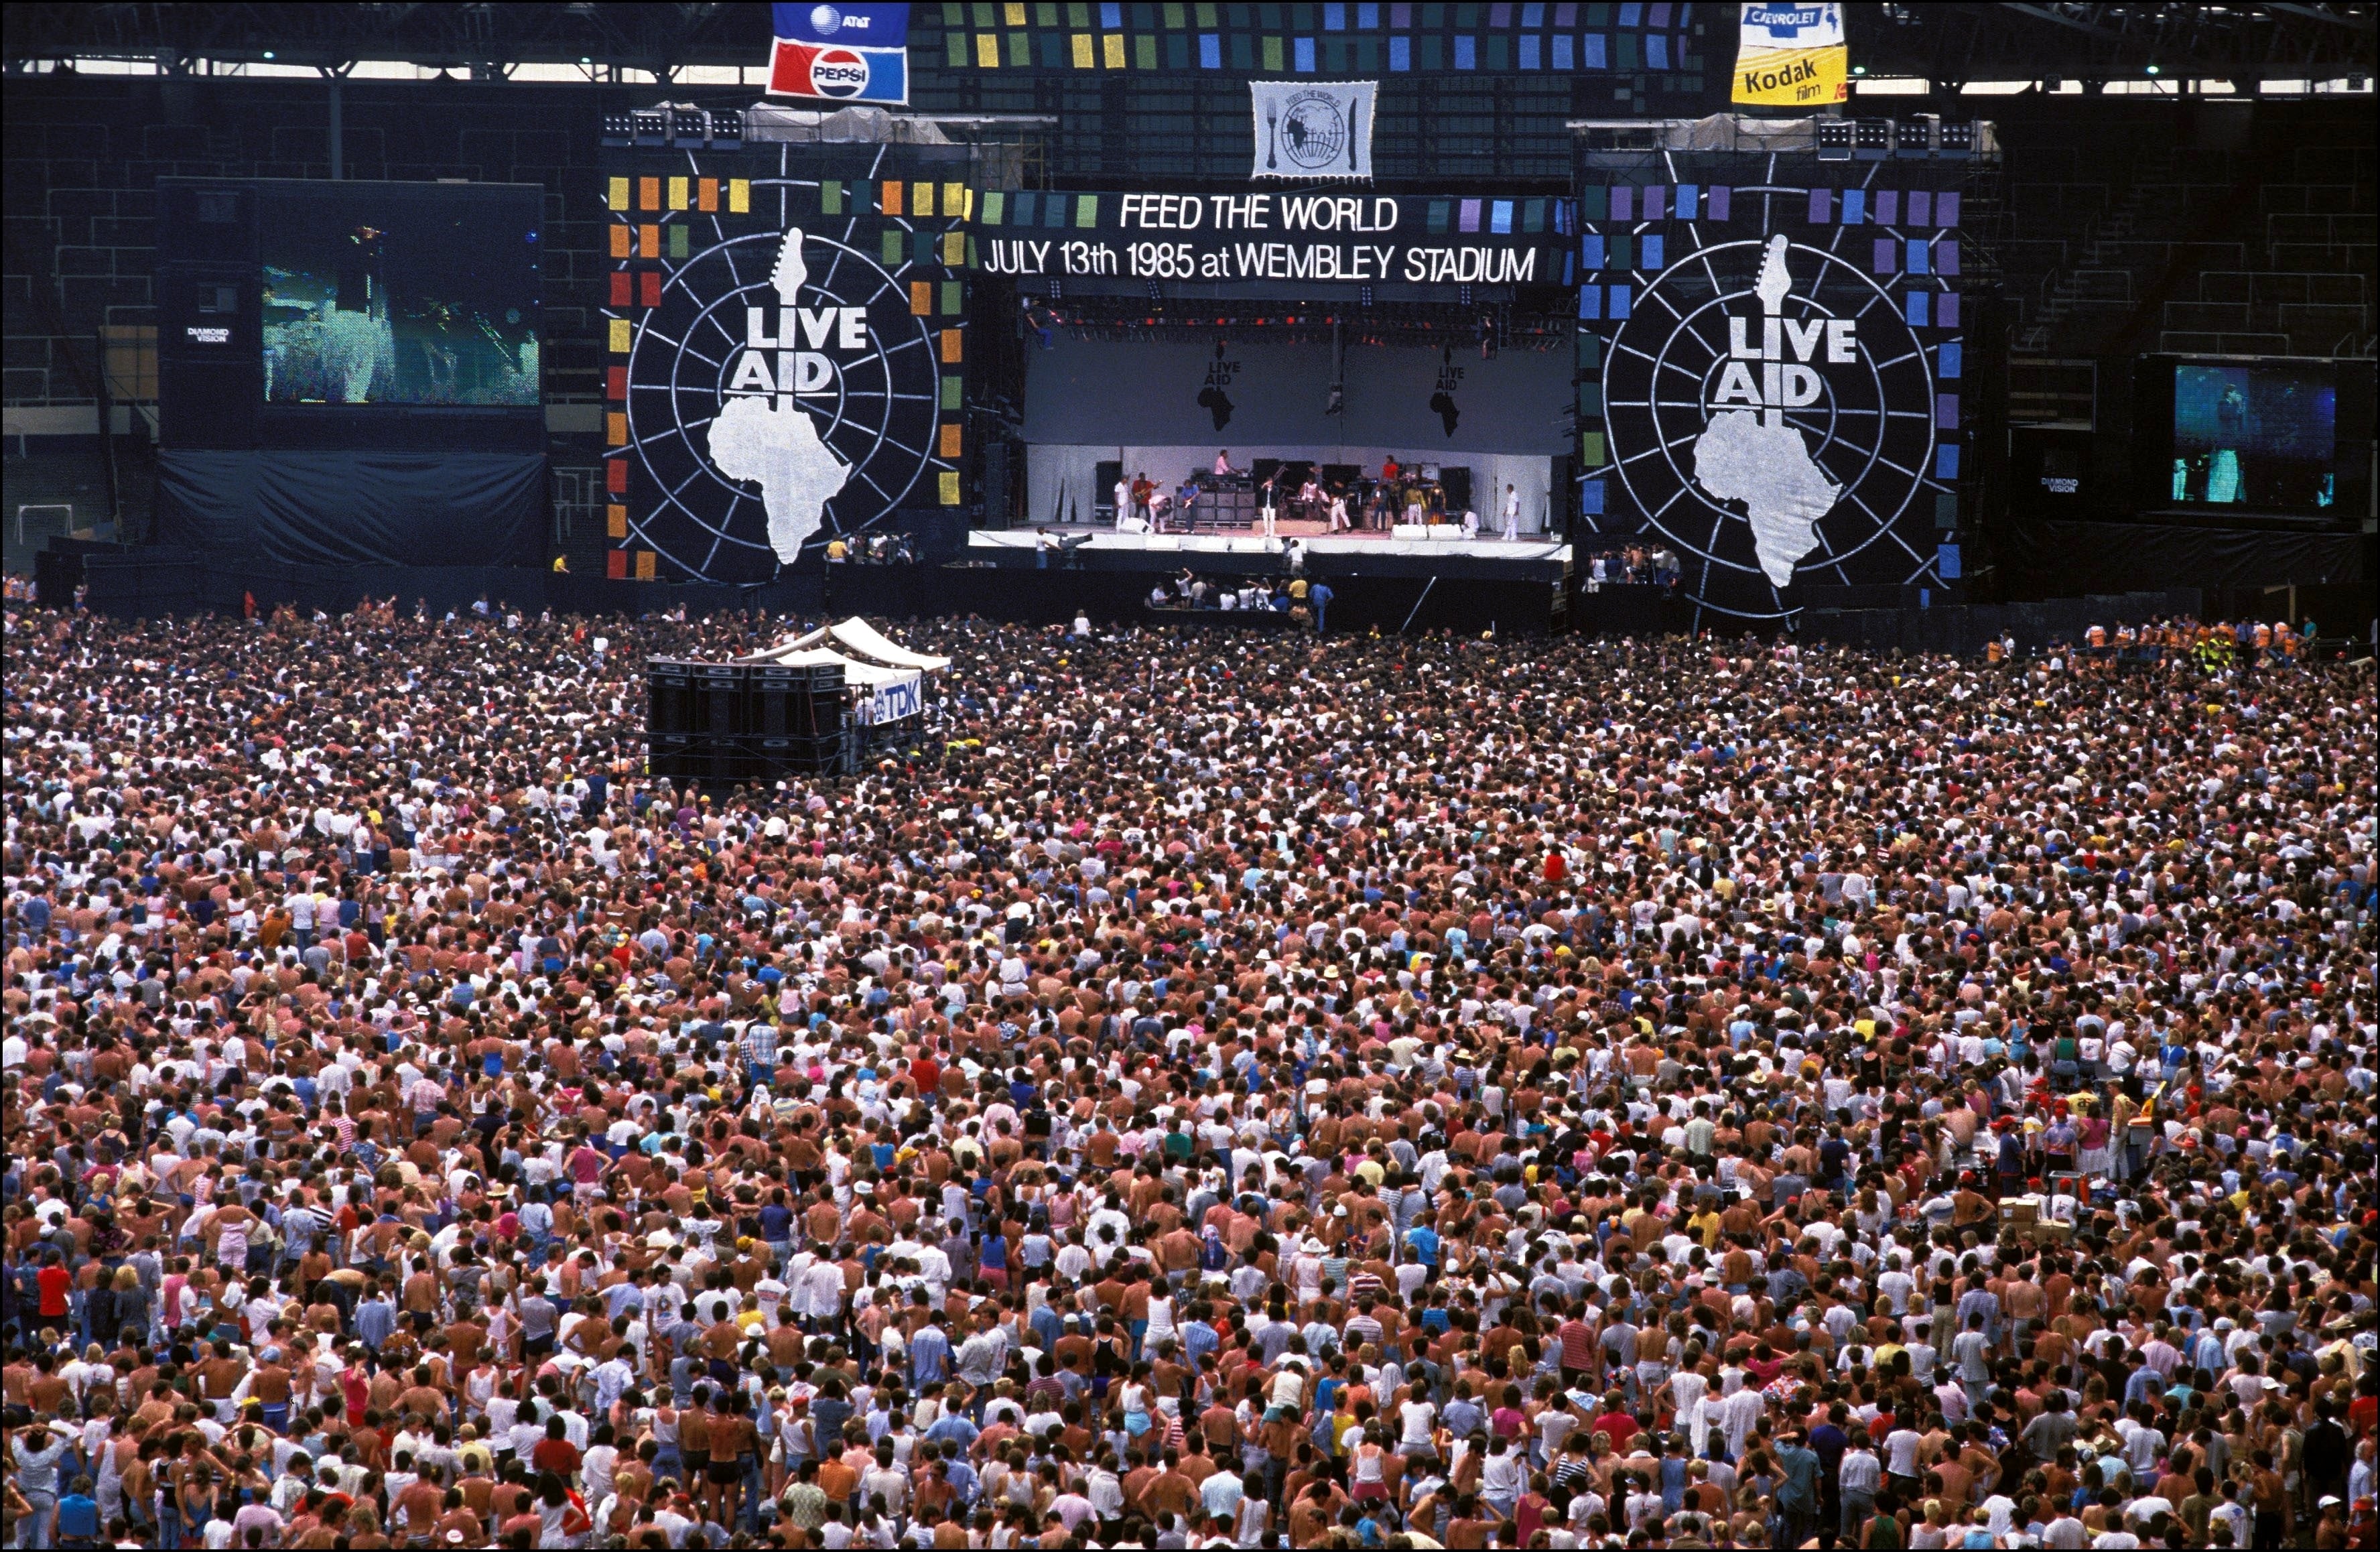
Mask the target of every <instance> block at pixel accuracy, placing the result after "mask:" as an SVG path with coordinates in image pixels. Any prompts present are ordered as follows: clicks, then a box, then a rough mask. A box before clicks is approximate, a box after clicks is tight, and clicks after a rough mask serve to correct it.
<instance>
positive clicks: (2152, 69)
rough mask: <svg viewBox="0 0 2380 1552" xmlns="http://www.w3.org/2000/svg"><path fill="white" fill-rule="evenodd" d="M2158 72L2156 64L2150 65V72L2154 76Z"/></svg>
mask: <svg viewBox="0 0 2380 1552" xmlns="http://www.w3.org/2000/svg"><path fill="white" fill-rule="evenodd" d="M2156 73H2157V67H2155V66H2154V65H2152V66H2150V67H2149V74H2150V75H2153V76H2154V75H2155V74H2156Z"/></svg>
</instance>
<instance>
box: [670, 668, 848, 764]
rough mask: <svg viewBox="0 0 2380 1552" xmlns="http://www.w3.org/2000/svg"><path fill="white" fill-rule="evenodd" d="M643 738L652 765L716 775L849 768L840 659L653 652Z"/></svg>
mask: <svg viewBox="0 0 2380 1552" xmlns="http://www.w3.org/2000/svg"><path fill="white" fill-rule="evenodd" d="M645 689H646V703H645V704H646V713H645V747H646V752H647V759H648V764H649V767H650V770H651V773H652V774H653V775H655V776H659V777H666V778H668V779H669V780H672V781H681V782H701V783H705V784H710V785H720V786H725V785H731V784H734V783H736V782H774V781H777V780H779V779H780V778H783V777H785V776H791V775H819V774H832V773H833V772H837V771H840V770H844V769H845V768H846V767H847V766H848V764H849V763H850V762H849V758H848V756H847V755H846V753H845V746H846V744H847V742H848V741H847V740H846V738H845V737H844V721H845V719H844V678H843V669H842V666H841V665H840V664H835V663H826V664H805V665H801V666H790V667H789V666H787V665H785V664H782V663H709V662H691V661H686V660H684V659H678V658H652V659H649V660H647V663H646V674H645Z"/></svg>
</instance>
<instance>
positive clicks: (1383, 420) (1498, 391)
mask: <svg viewBox="0 0 2380 1552" xmlns="http://www.w3.org/2000/svg"><path fill="white" fill-rule="evenodd" d="M1025 359H1026V368H1025V370H1026V386H1025V440H1026V442H1027V443H1031V444H1033V445H1032V446H1031V447H1030V448H1029V449H1028V452H1027V457H1026V491H1027V500H1028V502H1029V503H1030V505H1029V511H1030V514H1031V516H1032V520H1033V521H1035V522H1037V523H1043V522H1050V521H1053V520H1057V521H1067V520H1075V518H1077V517H1079V519H1080V520H1084V521H1087V520H1088V519H1089V517H1090V514H1091V508H1092V506H1093V505H1094V503H1096V502H1097V501H1098V500H1099V499H1100V498H1099V497H1098V496H1097V495H1095V494H1094V492H1093V490H1092V485H1093V473H1092V468H1093V466H1094V465H1095V464H1098V463H1099V462H1101V461H1106V460H1117V459H1121V460H1122V462H1123V465H1124V467H1125V468H1126V469H1127V470H1133V471H1136V470H1139V469H1142V468H1146V469H1147V471H1148V473H1149V477H1150V478H1151V479H1163V480H1165V481H1167V482H1168V483H1169V484H1171V483H1175V482H1178V481H1179V480H1180V479H1182V478H1183V476H1184V475H1185V474H1186V473H1188V472H1189V471H1190V470H1191V469H1192V468H1194V467H1196V468H1205V467H1211V466H1212V464H1213V462H1214V457H1215V450H1216V449H1217V448H1218V447H1227V448H1229V449H1231V453H1232V461H1233V463H1234V464H1235V465H1237V466H1238V467H1243V468H1245V467H1248V465H1249V464H1250V462H1251V461H1253V460H1254V459H1256V458H1257V457H1281V458H1312V459H1315V460H1317V461H1318V462H1322V463H1333V464H1357V465H1360V466H1362V467H1364V468H1365V469H1366V471H1372V470H1377V469H1378V467H1380V462H1381V460H1382V459H1383V458H1384V457H1386V456H1387V455H1390V454H1394V455H1396V457H1397V461H1398V462H1399V463H1402V464H1428V463H1452V464H1465V465H1468V466H1470V467H1471V470H1472V489H1473V491H1474V497H1473V500H1474V502H1475V504H1477V505H1478V508H1479V514H1480V517H1481V520H1482V521H1483V523H1486V524H1488V526H1490V527H1493V526H1494V517H1493V513H1494V512H1495V511H1496V510H1497V509H1496V508H1494V507H1493V506H1491V504H1490V503H1489V500H1488V491H1489V490H1490V489H1491V488H1492V489H1493V490H1494V491H1496V493H1497V494H1498V495H1499V496H1500V495H1501V494H1502V492H1503V489H1504V486H1505V485H1506V484H1508V483H1510V484H1512V485H1514V486H1517V487H1518V488H1519V490H1520V491H1521V496H1522V512H1523V527H1524V531H1528V532H1542V531H1543V530H1544V528H1545V527H1546V520H1545V519H1546V511H1547V492H1548V490H1549V488H1550V486H1551V480H1552V467H1551V459H1552V457H1553V455H1556V454H1560V453H1562V452H1564V451H1565V450H1566V430H1565V425H1566V422H1565V421H1564V418H1563V417H1564V413H1565V411H1566V410H1567V409H1568V408H1569V406H1570V403H1571V397H1572V388H1571V352H1570V350H1569V349H1568V348H1567V346H1564V347H1562V348H1558V349H1553V350H1533V351H1506V352H1503V353H1502V354H1500V355H1499V356H1497V357H1495V358H1493V359H1489V360H1482V359H1481V358H1480V356H1479V352H1478V351H1477V349H1476V348H1473V349H1469V350H1464V349H1461V348H1456V349H1453V350H1451V351H1446V350H1429V349H1413V348H1404V347H1390V346H1356V345H1351V346H1348V347H1347V352H1346V374H1345V382H1346V398H1345V406H1344V409H1343V412H1342V413H1341V414H1339V415H1329V414H1326V413H1324V411H1325V409H1326V407H1327V406H1328V404H1329V400H1330V378H1331V367H1330V347H1329V346H1323V345H1257V344H1240V343H1236V342H1233V341H1231V340H1229V339H1226V340H1223V341H1221V342H1220V344H1219V345H1217V346H1196V345H1158V344H1143V343H1138V342H1123V341H1108V340H1081V339H1071V338H1068V337H1066V336H1065V335H1064V334H1062V333H1058V334H1055V335H1053V338H1052V344H1051V347H1050V349H1048V350H1039V349H1029V348H1028V349H1027V350H1026V353H1025ZM1219 422H1220V424H1219ZM1491 481H1492V486H1491ZM1053 512H1056V513H1061V514H1062V516H1060V517H1057V518H1054V519H1053V517H1052V513H1053Z"/></svg>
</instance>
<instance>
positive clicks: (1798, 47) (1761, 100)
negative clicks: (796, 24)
mask: <svg viewBox="0 0 2380 1552" xmlns="http://www.w3.org/2000/svg"><path fill="white" fill-rule="evenodd" d="M782 8H783V7H780V9H782ZM1850 56H1851V51H1850V49H1849V48H1848V47H1847V46H1846V45H1845V43H1844V42H1843V8H1842V7H1841V6H1836V5H1794V4H1791V3H1790V0H1753V3H1751V4H1747V5H1745V6H1743V22H1742V26H1741V28H1740V30H1738V32H1737V35H1736V46H1735V92H1734V98H1735V101H1737V102H1739V103H1755V104H1759V105H1763V106H1767V107H1776V108H1821V107H1826V106H1828V105H1829V104H1831V103H1841V102H1846V101H1848V100H1849V99H1850V97H1851V59H1850Z"/></svg>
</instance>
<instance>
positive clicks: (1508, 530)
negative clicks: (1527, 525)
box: [1504, 485, 1521, 539]
mask: <svg viewBox="0 0 2380 1552" xmlns="http://www.w3.org/2000/svg"><path fill="white" fill-rule="evenodd" d="M1504 537H1505V538H1506V539H1518V538H1520V537H1521V492H1520V491H1517V490H1515V489H1513V488H1512V486H1510V485H1507V486H1505V487H1504Z"/></svg>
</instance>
